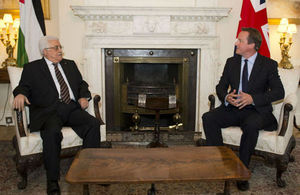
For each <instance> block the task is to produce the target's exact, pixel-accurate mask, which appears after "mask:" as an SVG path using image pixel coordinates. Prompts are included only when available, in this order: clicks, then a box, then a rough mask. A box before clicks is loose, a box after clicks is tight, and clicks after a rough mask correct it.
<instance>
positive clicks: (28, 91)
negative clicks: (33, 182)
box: [13, 36, 100, 194]
mask: <svg viewBox="0 0 300 195" xmlns="http://www.w3.org/2000/svg"><path fill="white" fill-rule="evenodd" d="M39 47H40V51H41V53H42V55H43V58H42V59H39V60H36V61H33V62H30V63H28V64H25V65H24V69H23V72H22V76H21V80H20V82H19V85H18V86H17V87H16V88H15V89H14V91H13V94H14V96H15V98H14V108H15V109H18V110H23V109H24V104H25V103H27V104H28V105H29V110H30V130H31V131H40V134H41V138H42V140H43V157H44V164H45V169H46V172H47V193H48V194H60V188H59V185H58V180H59V178H60V176H59V170H60V169H59V161H60V159H59V156H60V151H61V141H62V138H63V136H62V133H61V129H62V127H63V126H70V127H72V129H73V130H74V131H75V132H76V134H77V135H78V136H79V137H81V138H82V139H83V148H97V147H99V146H100V122H99V120H98V119H96V118H95V117H93V116H91V115H89V114H88V112H86V111H85V109H86V108H87V107H88V101H89V100H90V99H91V93H90V91H89V90H88V84H87V83H86V82H85V81H84V80H83V79H82V76H81V74H80V72H79V70H78V68H77V66H76V64H75V62H74V61H72V60H67V59H63V58H62V56H63V52H62V46H61V44H60V42H59V40H58V38H56V37H52V36H45V37H42V38H41V39H40V42H39Z"/></svg>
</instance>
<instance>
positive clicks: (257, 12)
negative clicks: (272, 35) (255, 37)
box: [236, 0, 270, 57]
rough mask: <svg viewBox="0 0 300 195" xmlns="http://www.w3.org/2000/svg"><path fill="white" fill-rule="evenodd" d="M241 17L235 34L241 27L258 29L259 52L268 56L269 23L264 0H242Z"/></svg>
mask: <svg viewBox="0 0 300 195" xmlns="http://www.w3.org/2000/svg"><path fill="white" fill-rule="evenodd" d="M240 16H241V18H240V22H239V27H238V31H237V35H236V36H238V34H239V32H241V29H242V28H243V27H253V28H256V29H257V30H259V31H260V33H261V35H262V39H263V40H262V44H261V47H260V49H259V51H258V52H259V53H260V54H261V55H264V56H266V57H270V49H269V48H270V43H269V25H268V17H267V8H266V0H243V5H242V10H241V15H240Z"/></svg>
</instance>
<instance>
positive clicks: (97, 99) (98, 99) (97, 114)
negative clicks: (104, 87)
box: [93, 95, 105, 125]
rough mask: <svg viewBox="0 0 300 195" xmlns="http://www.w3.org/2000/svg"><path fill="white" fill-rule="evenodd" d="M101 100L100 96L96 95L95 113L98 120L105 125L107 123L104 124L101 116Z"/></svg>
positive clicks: (94, 99) (94, 100)
mask: <svg viewBox="0 0 300 195" xmlns="http://www.w3.org/2000/svg"><path fill="white" fill-rule="evenodd" d="M100 100H101V97H100V95H95V96H94V98H93V102H94V112H95V117H96V118H97V119H99V121H100V124H101V125H104V124H105V123H104V122H103V120H102V118H101V115H100V111H99V102H100Z"/></svg>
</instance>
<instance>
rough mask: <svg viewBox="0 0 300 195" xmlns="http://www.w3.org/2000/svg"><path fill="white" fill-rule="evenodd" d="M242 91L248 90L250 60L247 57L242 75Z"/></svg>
mask: <svg viewBox="0 0 300 195" xmlns="http://www.w3.org/2000/svg"><path fill="white" fill-rule="evenodd" d="M242 91H243V92H246V93H247V92H248V60H247V59H245V64H244V68H243V75H242Z"/></svg>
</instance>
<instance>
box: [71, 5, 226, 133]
mask: <svg viewBox="0 0 300 195" xmlns="http://www.w3.org/2000/svg"><path fill="white" fill-rule="evenodd" d="M206 2H207V1H206ZM207 4H208V6H209V4H210V3H207ZM71 8H72V10H73V13H74V15H76V16H78V17H80V18H81V19H82V20H83V21H84V23H85V33H84V39H83V43H84V44H83V51H84V53H83V62H82V65H83V75H84V77H85V78H86V80H87V82H88V83H89V84H90V89H91V91H94V92H95V93H98V94H100V95H101V96H102V107H101V110H100V112H101V115H102V116H103V119H104V121H105V123H106V124H108V123H109V121H108V118H109V117H108V116H106V115H107V114H108V113H109V110H108V109H110V108H109V105H108V104H107V98H106V95H107V93H108V92H107V90H108V89H107V88H106V85H107V80H106V78H105V74H106V66H105V55H106V49H112V48H120V49H127V48H129V49H133V48H135V49H139V48H140V49H149V48H152V49H193V50H195V51H196V55H197V63H196V69H195V75H196V79H195V80H196V83H195V105H194V107H195V121H194V130H195V131H197V132H199V131H201V128H202V124H201V123H202V122H201V115H202V114H203V113H204V112H206V111H208V110H209V108H208V103H207V102H208V100H207V97H208V95H209V94H210V93H212V92H214V89H215V85H216V81H217V80H218V78H219V74H220V72H221V71H222V70H221V69H222V68H220V67H221V65H220V62H219V35H218V33H217V32H218V31H217V29H218V21H220V20H221V19H222V18H224V17H227V16H228V15H229V12H230V10H231V9H230V8H222V7H218V6H216V5H215V4H214V3H211V6H210V7H182V6H181V7H134V6H122V7H118V6H109V5H107V6H99V5H95V6H93V5H90V4H89V5H84V6H81V5H80V6H71ZM101 128H104V129H106V130H110V129H109V128H108V127H107V125H104V126H101Z"/></svg>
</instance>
